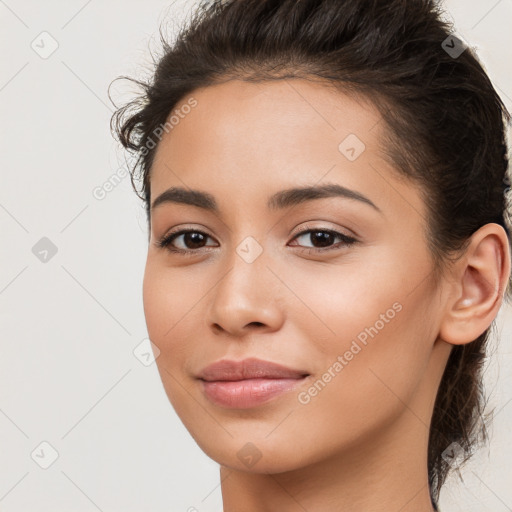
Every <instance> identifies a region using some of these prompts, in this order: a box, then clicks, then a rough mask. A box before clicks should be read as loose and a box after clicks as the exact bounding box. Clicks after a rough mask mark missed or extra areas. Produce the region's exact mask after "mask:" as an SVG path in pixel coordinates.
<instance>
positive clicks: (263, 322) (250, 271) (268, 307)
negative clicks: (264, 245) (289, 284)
mask: <svg viewBox="0 0 512 512" xmlns="http://www.w3.org/2000/svg"><path fill="white" fill-rule="evenodd" d="M264 254H265V253H263V254H261V255H260V256H259V257H258V258H257V259H256V260H255V261H253V262H251V263H248V262H247V261H245V260H244V259H243V258H241V257H240V256H239V255H238V254H237V253H236V252H235V251H234V252H233V255H232V257H231V258H229V261H226V268H227V270H226V271H224V272H222V274H223V277H222V278H221V279H220V281H219V282H218V283H217V285H216V286H214V288H213V290H212V292H211V295H210V301H211V302H210V304H209V308H208V323H209V325H210V327H211V328H212V330H213V331H214V333H215V334H221V333H227V334H230V335H232V336H236V337H242V336H244V334H248V333H250V332H253V331H254V330H258V331H259V332H267V331H268V332H271V331H274V330H278V329H279V328H280V327H281V325H282V323H283V317H284V313H283V310H282V305H283V301H281V300H280V293H282V289H281V287H282V284H281V283H280V281H279V279H277V278H276V276H275V275H274V273H273V272H272V271H270V270H269V268H268V267H267V263H268V260H267V258H266V257H265V256H264Z"/></svg>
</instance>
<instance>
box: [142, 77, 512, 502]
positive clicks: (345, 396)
mask: <svg viewBox="0 0 512 512" xmlns="http://www.w3.org/2000/svg"><path fill="white" fill-rule="evenodd" d="M192 96H193V97H194V98H195V99H196V100H197V106H196V107H194V108H192V109H191V111H190V113H188V114H187V115H186V116H184V117H183V118H182V119H181V120H180V122H179V123H178V124H176V125H175V126H174V127H173V128H172V130H170V131H169V133H165V134H164V136H163V138H162V140H161V142H160V144H159V147H158V150H157V153H156V158H155V161H154V165H153V168H152V174H151V198H152V200H154V199H155V198H156V197H158V196H159V195H160V194H161V193H162V192H164V191H165V190H167V189H168V188H169V187H173V186H181V187H184V188H190V189H198V190H201V191H204V192H208V193H210V194H212V195H213V196H214V197H215V199H216V201H217V203H218V205H219V209H220V212H219V213H218V214H215V213H212V212H209V211H206V210H204V209H202V208H199V207H197V206H191V205H187V204H178V203H172V202H167V203H162V204H160V205H159V206H157V207H156V208H154V210H152V212H151V233H150V242H149V249H148V255H147V263H146V269H145V275H144V284H143V299H144V312H145V316H146V322H147V327H148V333H149V336H150V339H151V340H152V341H153V343H154V344H155V345H156V346H157V347H158V348H159V350H160V355H159V357H158V358H157V365H158V370H159V372H160V376H161V379H162V382H163V385H164V388H165V391H166V393H167V395H168V397H169V400H170V402H171V403H172V405H173V407H174V409H175V410H176V412H177V414H178V415H179V417H180V418H181V420H182V421H183V423H184V425H185V427H186V428H187V429H188V431H189V432H190V434H191V435H192V436H193V438H194V439H195V440H196V442H197V443H198V445H199V446H200V447H201V449H202V450H203V451H204V452H205V453H206V454H207V455H208V456H209V457H211V458H212V459H214V460H215V461H217V462H218V463H219V464H220V476H221V480H222V484H221V487H222V496H223V503H224V511H225V512H256V511H258V512H265V511H268V512H270V511H275V510H280V511H283V512H295V511H304V510H309V511H315V512H327V511H341V510H350V511H351V512H357V511H361V512H362V511H365V512H373V511H386V512H389V511H397V512H398V511H400V512H427V511H429V512H430V511H432V510H433V509H432V506H431V503H430V498H429V492H428V483H427V482H428V481H427V442H428V432H429V426H430V420H431V415H432V410H433V405H434V399H435V396H436V392H437V389H438V387H439V383H440V380H441V377H442V373H443V370H444V368H445V365H446V361H447V359H448V356H449V353H450V350H451V348H452V347H453V345H456V344H462V343H468V342H470V341H472V340H473V339H475V338H476V337H477V336H478V335H480V334H481V333H482V332H483V331H484V330H485V329H486V328H487V327H488V326H489V325H490V323H491V322H492V320H493V319H494V318H495V316H496V314H497V312H498V310H499V307H500V305H501V302H502V298H503V293H504V287H505V283H506V281H507V278H508V275H509V273H510V256H509V251H508V242H507V239H506V235H505V232H504V230H503V229H502V228H501V227H500V226H498V225H496V224H487V225H486V226H483V227H482V228H481V229H480V230H478V231H477V232H476V233H475V234H474V235H473V237H472V241H471V244H470V246H469V247H468V249H467V251H466V253H465V254H464V255H463V257H461V258H460V259H459V260H458V261H457V262H456V264H454V265H453V267H450V269H449V271H447V272H446V275H443V276H442V277H441V278H440V279H439V282H436V280H434V279H433V264H432V258H431V255H430V253H429V250H428V247H427V243H426V238H425V229H426V227H425V226H426V208H425V204H424V203H423V201H422V199H421V196H420V191H419V189H418V187H417V186H416V185H415V184H413V183H411V182H409V181H407V180H404V179H403V178H401V177H400V175H399V174H398V173H397V172H396V171H395V170H394V169H393V168H392V167H391V165H390V164H389V163H388V162H387V161H386V160H385V159H384V156H383V153H382V148H381V147H380V141H381V140H382V137H383V134H384V130H385V129H386V127H385V126H384V123H383V122H381V119H380V116H379V113H378V111H377V110H376V109H375V108H374V107H373V106H372V105H371V104H370V103H368V102H364V101H362V99H361V98H359V99H358V100H357V101H356V99H355V98H354V97H349V96H346V95H344V94H342V93H340V92H335V91H334V90H332V89H329V88H327V87H325V85H322V84H319V83H313V82H309V81H305V80H293V81H289V80H279V81H273V82H262V83H258V84H256V83H248V82H243V81H238V80H234V81H229V82H226V83H223V84H220V85H215V86H211V87H207V88H203V89H198V90H196V91H194V93H193V94H192ZM187 99H188V98H186V99H185V100H183V102H182V103H181V105H183V104H185V102H186V100H187ZM178 108H179V106H178ZM349 134H356V135H357V137H359V139H361V140H362V141H364V144H365V145H366V149H365V150H364V151H363V152H362V153H361V154H360V156H359V157H358V158H357V159H356V160H354V161H350V160H348V159H347V158H346V156H345V155H344V154H342V152H340V150H339V149H338V146H339V144H340V143H341V142H342V141H343V140H344V139H345V138H346V137H347V136H348V135H349ZM325 183H335V184H339V185H342V186H344V187H347V188H350V189H352V190H355V191H357V192H359V193H361V194H364V196H366V197H367V198H369V199H370V200H371V201H372V202H373V203H374V204H375V205H376V206H377V207H378V208H379V209H380V211H377V210H376V209H374V208H372V207H371V206H369V205H368V204H365V203H364V202H361V201H357V200H354V199H347V198H341V197H331V198H321V199H315V200H312V201H308V202H306V203H303V204H299V205H295V206H293V207H291V208H288V209H285V210H279V211H272V210H269V209H267V206H266V202H267V199H268V197H269V196H270V195H272V194H273V193H275V192H278V191H280V190H283V189H287V188H291V187H296V186H306V185H321V184H325ZM184 228H194V229H198V230H199V231H202V232H205V233H206V234H207V235H208V238H205V239H203V243H202V245H203V247H202V248H201V244H199V245H193V244H192V245H191V242H190V240H188V246H187V245H185V244H186V243H187V240H186V239H185V237H184V236H180V237H178V238H177V239H176V240H175V241H174V246H175V247H176V248H181V249H183V250H186V249H188V250H189V251H190V252H191V254H192V255H191V256H184V255H182V254H176V253H172V252H170V251H169V250H168V249H166V248H161V247H158V244H157V242H158V240H159V239H160V238H161V237H163V236H164V235H165V234H167V233H169V232H170V231H171V230H179V229H184ZM305 229H315V230H317V231H318V230H325V229H331V230H335V231H338V232H340V233H342V234H345V235H348V236H353V237H355V238H356V239H357V240H358V241H357V242H356V243H355V244H353V245H350V246H347V245H343V244H341V243H340V239H338V238H334V239H332V241H331V242H330V247H331V250H328V251H325V252H323V253H321V252H318V253H315V254H308V252H307V249H308V248H312V247H318V248H321V247H322V245H319V244H318V240H315V239H314V238H313V239H312V238H311V235H310V234H307V233H306V234H305V235H301V236H299V237H297V236H296V234H297V233H298V232H300V231H304V230H305ZM249 236H250V237H253V238H254V239H255V240H257V242H258V244H259V245H260V247H261V249H262V253H261V254H260V255H259V256H258V257H257V258H256V259H255V260H254V261H253V262H251V263H248V262H247V261H246V260H244V259H243V258H242V257H241V256H239V254H238V253H237V251H236V249H237V247H238V246H239V244H241V242H242V241H243V240H244V239H245V238H246V237H249ZM328 245H329V244H328ZM204 246H206V249H205V248H204ZM332 247H334V248H332ZM193 251H195V253H194V252H193ZM393 304H395V305H396V304H399V305H400V308H401V309H400V311H399V312H396V314H395V315H394V318H393V319H391V320H388V322H385V324H384V327H383V328H381V329H379V330H378V333H377V334H376V335H374V337H373V338H369V339H368V342H367V344H366V345H362V344H361V343H359V345H360V346H361V347H362V348H361V350H360V351H359V352H358V353H357V354H356V355H354V356H353V358H352V359H351V360H350V361H346V362H347V364H346V365H344V366H343V369H342V370H341V371H339V372H338V373H336V376H335V377H333V378H332V379H331V380H330V382H328V383H327V384H326V385H325V387H324V388H323V389H322V390H321V391H320V392H318V393H317V394H316V396H312V397H310V398H311V399H310V401H309V402H308V403H300V401H299V400H298V395H299V393H300V392H302V393H303V395H302V396H304V393H305V392H307V391H308V389H310V387H311V386H312V384H313V383H314V382H317V381H318V379H320V378H321V377H322V375H323V374H325V372H326V371H327V370H328V369H329V368H330V367H331V368H332V366H333V363H334V362H335V361H336V360H337V357H338V356H339V355H342V356H343V354H345V352H346V351H347V350H349V349H350V347H351V343H352V342H353V340H355V339H357V336H358V334H360V333H361V332H362V331H364V329H365V328H368V327H370V326H374V325H376V321H377V320H379V319H380V318H382V317H381V315H382V314H386V311H388V310H389V309H390V308H392V305H393ZM396 307H397V306H396ZM379 325H380V324H379ZM246 357H258V358H261V359H265V360H270V361H273V362H277V363H280V364H283V365H285V366H289V367H292V368H297V369H301V370H305V371H306V372H307V373H309V374H310V376H309V377H307V378H306V379H305V380H304V381H302V382H301V383H300V385H299V387H297V388H295V389H294V390H292V391H289V392H286V393H284V394H282V395H280V396H279V397H277V398H274V399H273V400H271V401H270V402H267V403H266V404H263V405H259V406H257V407H254V408H252V409H245V410H237V409H227V408H224V407H220V406H218V405H215V404H213V403H212V402H210V401H209V400H208V398H207V397H206V396H205V395H204V394H203V393H202V391H201V386H200V382H199V381H198V380H197V378H196V376H197V374H198V372H199V371H200V370H201V369H202V368H204V367H205V366H206V365H208V364H210V363H212V362H214V361H218V360H220V359H234V360H240V359H244V358H246ZM249 442H250V443H252V445H253V446H252V447H247V446H246V444H247V443H249ZM241 450H242V452H241ZM244 450H245V451H244ZM247 450H248V451H249V452H254V453H257V454H258V455H260V456H261V458H259V460H257V462H256V463H254V464H253V465H252V466H249V465H248V464H246V463H244V462H243V458H239V456H238V455H239V454H240V453H242V454H244V453H246V452H247Z"/></svg>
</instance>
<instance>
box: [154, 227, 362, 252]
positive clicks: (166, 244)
mask: <svg viewBox="0 0 512 512" xmlns="http://www.w3.org/2000/svg"><path fill="white" fill-rule="evenodd" d="M186 233H199V234H201V235H204V236H206V237H208V238H212V237H211V236H210V235H208V233H205V232H204V231H200V230H198V229H182V230H180V231H175V232H171V233H169V234H167V235H164V236H163V237H162V238H161V239H160V240H158V241H157V242H156V244H157V246H158V247H160V248H165V249H167V250H168V251H169V252H171V253H174V254H180V255H182V256H194V255H197V254H198V253H199V252H200V251H201V252H204V249H205V248H203V247H202V248H200V249H188V250H184V249H176V248H174V247H172V246H171V242H173V241H174V240H175V239H176V238H177V237H178V236H180V235H184V234H186ZM308 233H329V234H330V235H333V236H335V237H338V238H340V239H341V242H339V243H338V244H335V245H332V246H329V247H326V248H324V249H320V248H315V247H302V248H300V246H299V248H300V250H301V251H307V253H308V254H311V253H313V254H319V253H325V252H326V251H330V250H334V249H339V248H340V247H341V246H345V247H349V246H351V245H354V244H355V243H357V242H358V240H356V239H355V238H353V237H350V236H347V235H344V234H343V233H339V232H338V231H334V230H332V229H321V228H309V229H306V230H304V231H300V232H299V233H297V234H296V235H295V236H294V237H293V239H292V241H293V240H295V239H296V238H299V237H300V236H302V235H305V234H308Z"/></svg>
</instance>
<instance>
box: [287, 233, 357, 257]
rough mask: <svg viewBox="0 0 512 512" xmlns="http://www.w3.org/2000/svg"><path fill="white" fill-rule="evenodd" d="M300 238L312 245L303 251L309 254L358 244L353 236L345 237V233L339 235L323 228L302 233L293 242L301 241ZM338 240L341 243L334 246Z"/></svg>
mask: <svg viewBox="0 0 512 512" xmlns="http://www.w3.org/2000/svg"><path fill="white" fill-rule="evenodd" d="M300 238H304V240H305V241H309V242H310V243H311V244H312V245H311V246H309V247H302V249H305V250H307V251H308V252H309V253H311V252H325V251H329V250H332V249H338V248H340V247H341V246H350V245H353V244H355V243H356V242H357V240H356V239H355V238H353V237H351V236H347V235H344V234H343V233H339V232H338V231H334V230H332V229H322V228H315V229H307V230H305V231H301V232H300V233H299V234H298V235H296V236H295V237H294V238H293V240H299V239H300ZM336 239H338V240H339V242H338V243H337V244H336V245H332V244H334V243H335V240H336ZM315 244H316V246H315Z"/></svg>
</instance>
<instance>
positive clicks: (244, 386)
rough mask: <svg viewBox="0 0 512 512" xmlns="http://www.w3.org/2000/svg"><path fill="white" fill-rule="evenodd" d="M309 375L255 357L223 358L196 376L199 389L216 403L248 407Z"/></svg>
mask: <svg viewBox="0 0 512 512" xmlns="http://www.w3.org/2000/svg"><path fill="white" fill-rule="evenodd" d="M308 375H309V374H308V373H307V372H305V371H302V370H296V369H293V368H288V367H286V366H282V365H280V364H277V363H273V362H270V361H264V360H261V359H256V358H249V359H244V360H242V361H229V360H222V361H218V362H216V363H213V364H211V365H209V366H207V367H206V368H204V369H203V370H202V371H201V372H200V374H199V375H198V378H199V379H200V381H201V387H202V391H203V392H204V394H205V395H206V397H207V398H208V399H209V400H210V401H211V402H212V403H214V404H215V405H218V406H221V407H225V408H235V409H249V408H253V407H256V406H258V405H261V404H264V403H266V402H268V401H270V400H271V399H273V398H275V397H277V396H279V395H282V394H283V393H285V392H287V391H291V390H292V389H294V388H295V387H297V386H298V385H299V384H300V383H302V382H303V380H304V379H305V378H306V377H307V376H308Z"/></svg>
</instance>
